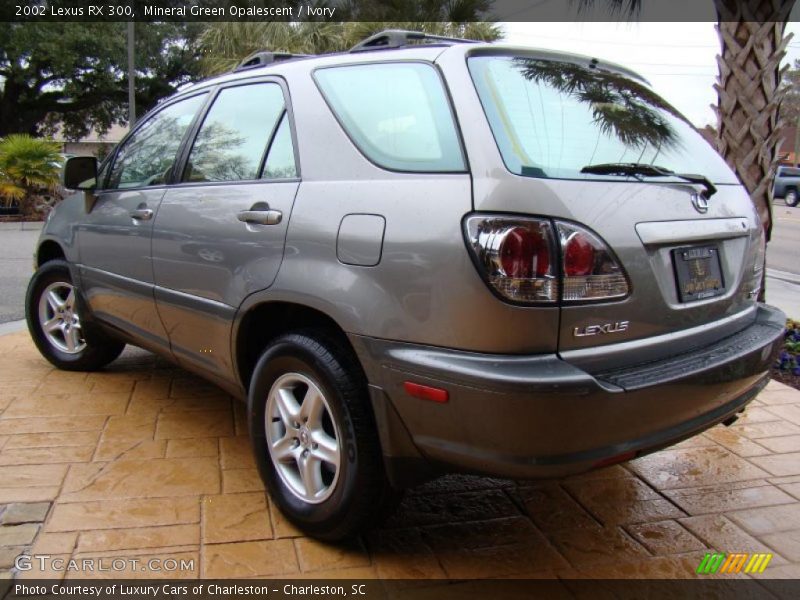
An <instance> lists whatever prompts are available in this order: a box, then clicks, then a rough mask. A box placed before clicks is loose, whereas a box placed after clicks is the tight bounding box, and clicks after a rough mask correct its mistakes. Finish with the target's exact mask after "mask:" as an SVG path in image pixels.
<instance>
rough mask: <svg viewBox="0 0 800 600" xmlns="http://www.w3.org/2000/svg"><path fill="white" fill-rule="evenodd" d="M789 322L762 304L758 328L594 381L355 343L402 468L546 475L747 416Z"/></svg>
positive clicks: (558, 371)
mask: <svg viewBox="0 0 800 600" xmlns="http://www.w3.org/2000/svg"><path fill="white" fill-rule="evenodd" d="M784 323H785V316H784V315H783V313H782V312H781V311H779V310H777V309H775V308H772V307H769V306H765V305H761V306H759V308H758V311H757V313H756V319H755V321H754V322H753V323H752V324H751V325H749V326H748V327H747V328H745V329H744V330H742V331H740V332H738V333H736V334H734V335H732V336H730V337H727V338H725V339H722V340H720V341H718V342H717V343H715V344H713V345H711V346H707V347H704V348H699V349H696V350H694V351H691V352H688V353H684V354H681V355H678V356H674V357H670V358H668V359H665V360H661V361H658V362H655V363H648V364H644V365H637V366H633V367H628V368H623V369H617V370H614V371H606V372H603V373H594V374H590V373H587V372H586V371H583V370H581V369H579V368H577V367H575V366H573V365H571V364H569V363H567V362H565V361H563V360H561V359H560V358H559V357H558V356H557V355H544V356H508V355H485V354H476V353H469V352H460V351H455V350H447V349H441V348H432V347H429V346H415V345H411V344H405V343H399V342H390V341H386V340H377V339H374V338H367V337H361V336H352V337H351V340H352V342H353V345H354V347H355V348H356V351H357V352H358V354H359V357H360V359H361V362H362V365H364V367H365V370H366V372H367V376H368V378H369V381H370V383H371V384H372V385H371V391H372V401H373V406H374V407H375V412H376V417H377V420H378V425H379V429H380V433H381V441H382V444H383V447H384V453H385V455H386V457H387V464H389V466H390V470H391V469H394V471H397V465H401V469H402V468H406V467H405V465H409V466H411V467H412V468H413V465H415V464H420V463H422V464H424V462H427V463H428V466H433V467H435V468H437V469H439V470H460V471H468V472H474V473H482V474H487V475H495V476H504V477H514V478H538V477H556V476H563V475H568V474H572V473H577V472H581V471H585V470H588V469H591V468H594V467H597V466H600V465H602V464H609V463H610V462H614V460H615V459H616V458H617V457H620V456H621V455H624V456H626V457H627V458H630V457H631V456H632V455H640V454H643V453H646V452H649V451H652V450H655V449H657V448H660V447H664V446H668V445H670V444H672V443H675V442H677V441H679V440H681V439H684V438H687V437H690V436H692V435H695V434H697V433H699V432H701V431H703V430H705V429H707V428H709V427H711V426H712V425H715V424H717V423H719V422H721V421H725V420H726V419H728V418H729V417H731V416H733V415H735V414H736V413H738V412H740V411H741V410H742V409H743V408H744V407H745V406H746V405H747V403H748V402H749V401H750V400H752V399H753V398H754V397H755V396H756V394H757V393H758V392H759V391H760V390H761V389H762V388H763V387H764V385H766V383H767V381H768V379H769V369H770V365H771V364H772V362H773V360H774V357H775V355H776V353H777V352H778V350H779V348H780V345H781V343H782V339H783V335H782V332H783V327H784ZM406 381H413V382H415V383H420V384H424V385H430V386H434V387H438V388H444V389H446V390H447V391H448V392H449V401H448V402H446V403H436V402H430V401H425V400H420V399H417V398H414V397H411V396H409V395H408V394H407V393H406V392H405V391H404V389H403V384H404V382H406ZM412 459H416V460H412ZM390 474H392V475H393V477H394V478H395V479H396V480H405V479H408V478H409V477H411V474H408V473H390ZM411 479H412V480H413V477H411Z"/></svg>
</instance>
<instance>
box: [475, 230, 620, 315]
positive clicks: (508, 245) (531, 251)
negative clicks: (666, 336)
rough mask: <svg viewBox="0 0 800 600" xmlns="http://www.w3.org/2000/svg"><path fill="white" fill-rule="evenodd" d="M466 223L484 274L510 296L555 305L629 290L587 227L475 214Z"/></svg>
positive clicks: (606, 297) (615, 264) (609, 255)
mask: <svg viewBox="0 0 800 600" xmlns="http://www.w3.org/2000/svg"><path fill="white" fill-rule="evenodd" d="M464 226H465V235H466V236H467V242H468V245H469V247H470V250H471V251H472V253H473V256H474V257H475V259H476V264H477V265H478V269H479V270H480V272H481V275H483V277H484V279H485V280H486V281H487V282H488V283H489V285H490V286H491V287H492V288H493V289H494V290H495V291H497V292H498V293H499V294H500V295H501V296H502V297H503V298H505V299H507V300H511V301H513V302H520V303H524V304H555V303H557V302H558V301H559V300H561V301H562V302H564V303H572V302H587V301H601V300H611V299H619V298H623V297H625V296H627V295H628V291H629V288H628V281H627V278H626V277H625V273H624V272H623V270H622V267H621V266H620V265H619V263H618V262H617V260H616V259H615V258H614V256H613V254H612V253H611V251H610V250H609V249H608V247H607V246H606V245H605V243H604V242H603V241H601V240H600V239H599V238H598V237H597V236H596V235H595V234H593V233H592V232H590V231H589V230H587V229H585V228H583V227H580V226H578V225H574V224H572V223H563V222H560V221H551V220H550V219H536V218H525V217H516V216H497V215H472V216H470V217H468V218H467V219H466V220H465V222H464ZM554 227H555V229H554ZM559 261H560V264H559Z"/></svg>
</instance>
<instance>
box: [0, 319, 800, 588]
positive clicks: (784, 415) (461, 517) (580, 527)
mask: <svg viewBox="0 0 800 600" xmlns="http://www.w3.org/2000/svg"><path fill="white" fill-rule="evenodd" d="M0 361H2V362H1V363H0V364H2V365H3V366H2V371H0V576H2V577H8V576H11V575H13V576H16V577H18V578H26V579H27V578H33V577H38V576H49V577H57V578H61V577H64V576H65V573H64V572H63V570H61V571H59V570H54V569H52V568H50V567H47V568H46V569H45V572H44V573H40V572H39V571H38V568H34V569H33V570H32V571H28V572H25V573H14V572H13V559H14V558H15V557H16V556H17V555H18V554H20V553H26V554H31V553H34V554H48V555H50V556H51V557H53V558H56V557H58V558H64V559H69V558H76V559H83V558H100V557H126V558H134V559H137V560H139V561H140V563H137V564H141V561H146V560H148V559H151V558H157V559H160V560H161V561H162V562H163V561H165V560H167V559H174V560H176V561H180V560H184V561H189V562H190V563H192V564H193V565H194V568H193V569H190V570H183V571H177V572H168V573H165V572H161V573H154V572H142V571H141V570H136V569H135V568H133V567H131V568H130V569H128V570H127V571H125V572H124V573H111V574H108V573H106V574H101V573H96V574H94V575H95V576H102V575H105V576H108V575H113V576H119V575H127V576H131V577H142V576H147V577H153V576H170V577H175V576H177V577H192V578H194V577H320V578H323V577H353V578H363V577H382V578H411V579H413V578H424V579H442V578H447V577H450V578H478V577H542V578H552V577H561V578H571V577H664V578H689V577H695V576H696V575H695V569H696V567H697V565H698V564H699V561H700V560H701V559H702V557H703V555H704V554H705V552H707V551H709V550H715V551H722V552H772V553H774V555H775V556H774V558H773V559H772V563H771V565H770V567H769V568H768V569H767V570H766V572H765V573H764V575H763V576H762V577H765V576H766V577H769V576H772V577H794V578H797V577H800V392H797V391H795V390H792V389H791V388H788V387H786V386H784V385H781V384H778V383H771V384H770V385H769V386H768V387H767V389H766V390H765V391H764V392H762V394H761V395H760V396H759V397H758V398H757V399H756V401H754V402H753V404H752V405H751V408H750V409H749V410H748V412H747V414H746V415H745V416H744V417H743V418H742V419H740V420H739V421H738V422H737V423H736V424H735V425H734V426H733V427H730V428H725V427H722V426H720V427H716V428H714V429H713V430H711V431H709V432H706V433H705V434H703V435H701V436H698V437H696V438H693V439H691V440H687V441H685V442H683V443H682V444H679V445H678V446H676V447H673V448H670V449H667V450H664V451H662V452H659V453H656V454H653V455H650V456H647V457H644V458H641V459H638V460H635V461H633V462H630V463H627V464H624V465H616V466H613V467H609V468H606V469H603V470H601V471H596V472H592V473H587V474H584V475H580V476H576V477H571V478H567V479H564V480H559V481H532V482H531V481H524V482H512V481H505V480H498V479H490V478H479V477H462V476H448V477H444V478H441V479H439V480H437V481H434V482H431V483H429V484H427V485H425V486H423V487H421V488H418V489H416V490H413V491H411V492H410V493H409V494H408V495H407V497H406V499H405V500H404V502H403V504H402V505H401V506H400V508H399V510H398V511H397V513H396V514H395V515H394V516H393V517H392V518H391V519H390V520H389V521H388V523H386V525H385V526H384V527H383V528H382V529H380V530H378V531H373V532H371V533H369V534H368V535H366V536H365V537H364V539H360V540H356V541H354V542H353V543H350V544H348V545H339V546H329V545H325V544H321V543H319V542H316V541H314V540H312V539H309V538H306V537H303V536H302V535H301V534H300V533H299V532H298V531H297V530H296V529H295V528H294V527H292V526H291V524H289V523H288V522H287V521H286V520H285V519H284V518H283V517H282V515H281V514H280V513H279V512H278V511H277V510H276V508H275V506H274V505H273V504H272V502H271V501H270V500H269V499H268V498H267V497H266V496H265V494H264V488H263V486H262V484H261V481H260V479H259V477H258V473H257V472H256V469H255V464H254V462H253V459H252V456H251V455H250V448H249V443H248V439H247V431H246V427H245V415H244V411H243V408H242V406H241V405H240V404H239V403H238V402H235V401H233V400H232V399H231V398H230V397H228V396H227V395H225V394H224V393H222V392H221V391H220V390H219V389H218V388H215V387H213V386H211V385H208V384H206V383H204V382H203V381H201V380H200V379H198V378H195V377H193V376H191V375H189V374H188V373H186V372H185V371H182V370H180V369H177V368H175V367H173V366H171V365H169V364H168V363H166V362H164V361H162V360H160V359H157V358H155V357H153V356H151V355H149V354H147V353H144V352H140V351H129V352H127V353H126V354H125V355H123V357H122V358H121V359H119V360H118V361H116V362H115V363H114V364H112V365H111V366H110V367H109V368H108V369H107V370H106V371H104V372H101V373H91V374H86V373H67V372H62V371H58V370H56V369H53V368H52V367H51V366H50V365H49V364H48V363H47V362H45V361H44V360H43V359H42V358H41V357H40V356H39V354H38V353H37V352H36V350H35V349H34V346H33V344H32V343H31V341H30V339H29V337H28V335H27V334H26V333H15V334H9V335H5V336H0ZM34 565H35V563H34ZM78 575H80V573H66V576H67V577H75V576H78ZM84 575H86V574H85V573H84ZM90 575H91V574H90Z"/></svg>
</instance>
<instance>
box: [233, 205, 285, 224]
mask: <svg viewBox="0 0 800 600" xmlns="http://www.w3.org/2000/svg"><path fill="white" fill-rule="evenodd" d="M236 218H237V219H239V220H240V221H242V222H243V223H253V224H256V225H277V224H278V223H280V222H281V219H283V213H282V212H281V211H279V210H272V209H269V210H243V211H241V212H240V213H238V214H237V215H236Z"/></svg>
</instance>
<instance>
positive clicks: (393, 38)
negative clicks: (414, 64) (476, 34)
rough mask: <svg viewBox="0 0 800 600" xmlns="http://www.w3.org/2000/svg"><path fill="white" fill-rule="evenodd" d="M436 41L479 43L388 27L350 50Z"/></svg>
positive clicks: (382, 48)
mask: <svg viewBox="0 0 800 600" xmlns="http://www.w3.org/2000/svg"><path fill="white" fill-rule="evenodd" d="M426 41H430V42H436V43H442V44H448V45H450V44H477V43H478V41H477V40H467V39H464V38H456V37H447V36H444V35H433V34H430V33H423V32H422V31H405V30H403V29H386V30H385V31H381V32H380V33H376V34H375V35H371V36H370V37H368V38H367V39H365V40H363V41H361V42H359V43H358V44H356V45H355V46H353V47H352V48H350V52H368V51H370V50H385V49H388V48H402V47H404V46H410V45H411V43H412V42H426Z"/></svg>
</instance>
